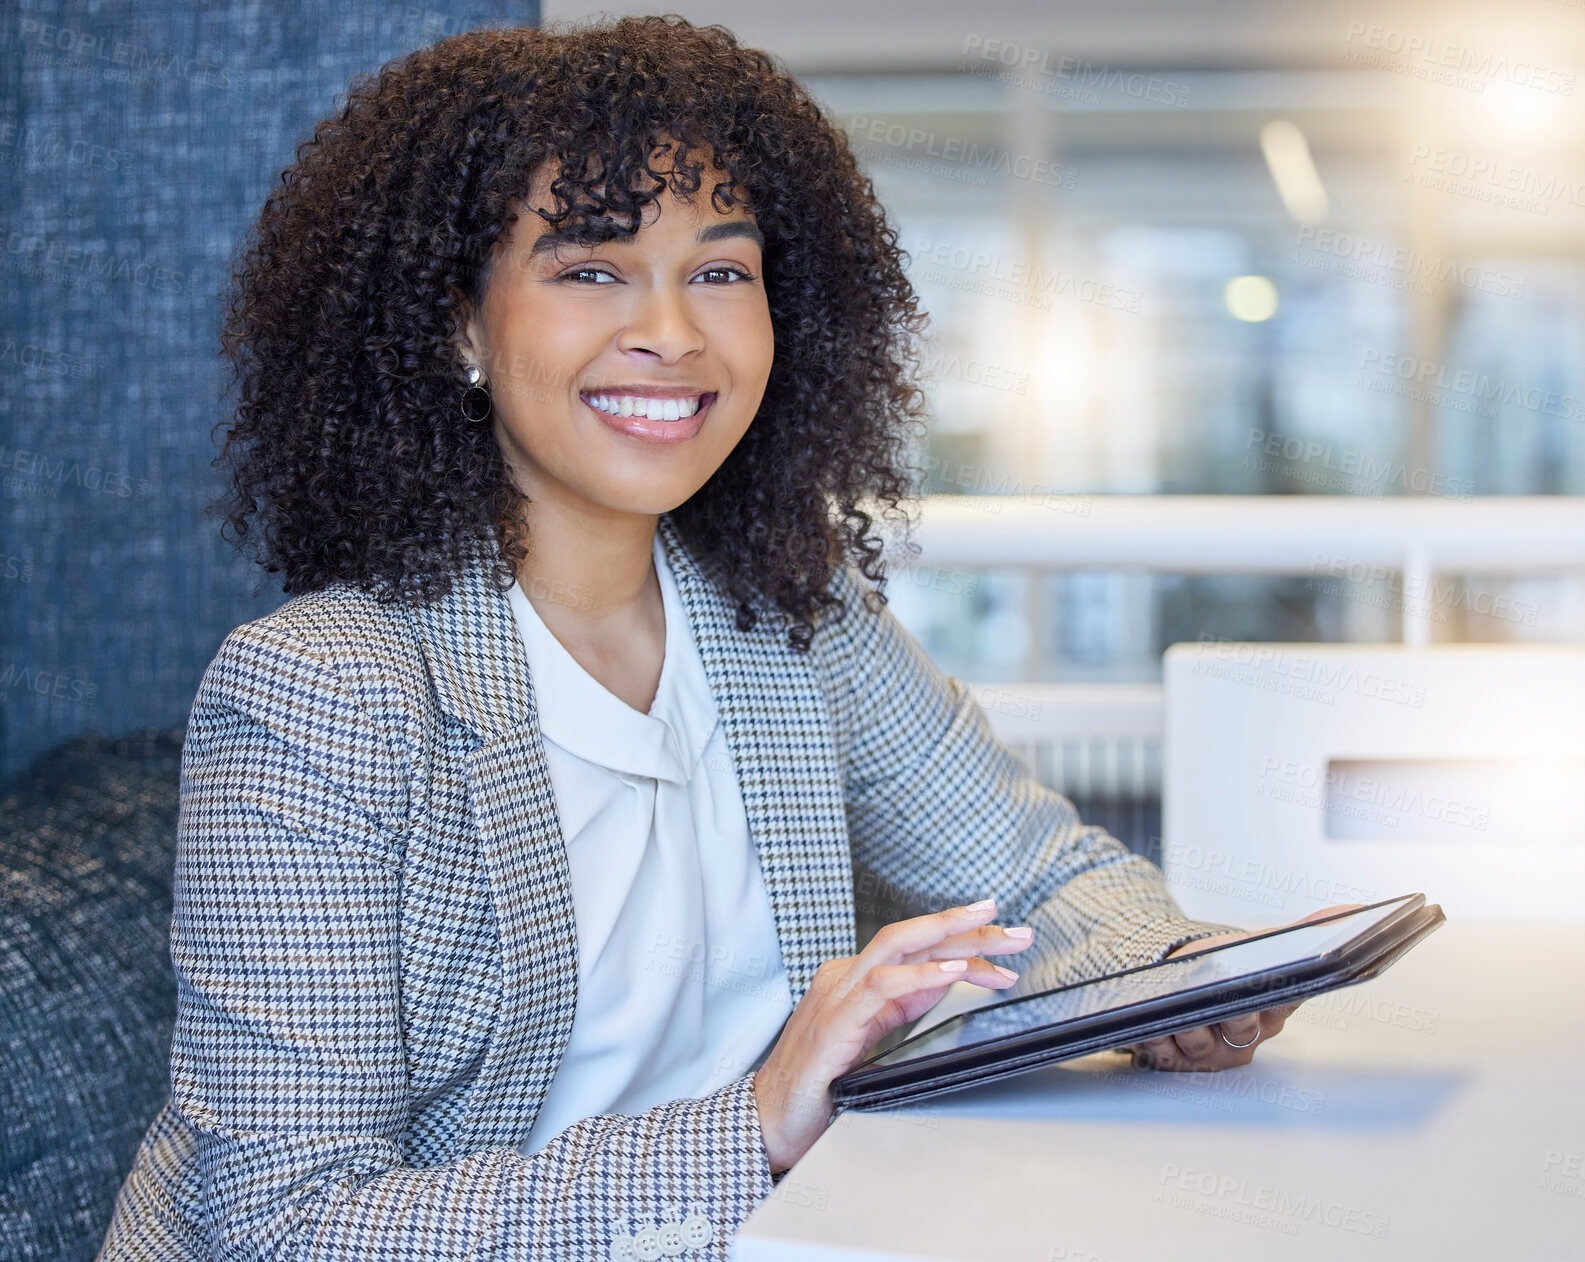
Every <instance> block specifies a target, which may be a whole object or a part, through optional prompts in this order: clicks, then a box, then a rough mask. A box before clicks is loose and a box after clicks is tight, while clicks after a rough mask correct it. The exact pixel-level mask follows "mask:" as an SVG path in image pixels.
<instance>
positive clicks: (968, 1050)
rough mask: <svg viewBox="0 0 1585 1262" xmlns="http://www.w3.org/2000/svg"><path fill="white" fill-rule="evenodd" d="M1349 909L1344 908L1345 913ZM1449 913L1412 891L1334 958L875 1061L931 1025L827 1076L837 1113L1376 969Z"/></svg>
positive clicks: (1063, 1056)
mask: <svg viewBox="0 0 1585 1262" xmlns="http://www.w3.org/2000/svg"><path fill="white" fill-rule="evenodd" d="M1394 901H1397V900H1395V899H1383V900H1382V902H1381V903H1377V904H1374V905H1375V906H1381V905H1383V904H1385V903H1387V902H1394ZM1355 910H1356V911H1358V910H1364V909H1355ZM1349 914H1351V913H1347V912H1344V913H1339V915H1340V916H1343V915H1349ZM1445 920H1446V917H1445V916H1444V915H1443V914H1442V909H1441V907H1439V906H1438V905H1437V904H1435V903H1427V902H1426V901H1425V895H1423V894H1414V895H1411V896H1406V897H1405V901H1404V906H1403V907H1402V908H1401V909H1400V910H1399V911H1398V912H1397V913H1395V914H1394V915H1392V916H1390V917H1388V918H1387V919H1385V920H1383V921H1381V922H1380V923H1378V924H1375V925H1373V926H1371V927H1369V928H1368V929H1365V930H1363V931H1362V932H1361V933H1360V934H1359V935H1358V936H1356V937H1354V938H1351V939H1349V940H1348V941H1347V942H1345V943H1343V944H1342V945H1341V946H1339V947H1336V948H1334V949H1333V952H1332V953H1329V954H1334V955H1335V959H1333V960H1331V961H1328V960H1327V959H1326V957H1324V956H1323V957H1320V958H1318V959H1312V960H1303V961H1299V962H1298V963H1297V964H1294V965H1290V966H1286V967H1283V968H1278V969H1272V970H1269V971H1267V972H1264V973H1259V974H1255V975H1252V976H1248V977H1235V978H1227V979H1225V980H1223V981H1220V982H1215V983H1212V984H1210V985H1207V986H1201V987H1196V988H1195V989H1194V990H1193V991H1191V992H1188V993H1186V994H1172V995H1164V996H1161V997H1159V998H1158V999H1155V1000H1149V1001H1145V1002H1143V1003H1139V1004H1134V1005H1130V1006H1129V1007H1127V1008H1125V1009H1121V1010H1114V1011H1111V1012H1101V1013H1095V1014H1091V1015H1089V1016H1084V1017H1076V1018H1073V1019H1071V1020H1068V1021H1062V1022H1059V1023H1057V1024H1055V1025H1049V1026H1044V1027H1041V1028H1038V1029H1035V1030H1029V1031H1024V1032H1021V1033H1019V1034H1016V1035H1010V1036H1007V1037H1004V1038H998V1039H993V1040H988V1041H984V1042H980V1043H974V1044H970V1045H969V1046H967V1047H960V1048H954V1049H951V1050H949V1051H945V1052H940V1053H937V1054H935V1055H932V1056H928V1057H921V1058H919V1059H918V1060H915V1061H908V1062H903V1063H900V1064H896V1065H879V1064H876V1063H875V1062H876V1061H877V1060H879V1059H880V1057H882V1056H887V1055H890V1054H891V1053H892V1052H895V1051H896V1050H897V1049H898V1048H901V1047H905V1046H906V1045H907V1044H908V1043H909V1042H911V1041H912V1037H923V1036H924V1035H926V1034H928V1033H929V1032H930V1031H929V1030H928V1029H927V1030H925V1031H922V1032H921V1034H920V1035H918V1036H911V1037H910V1038H909V1039H905V1040H903V1041H902V1042H901V1043H898V1044H897V1045H896V1046H895V1047H892V1048H889V1049H888V1050H887V1051H885V1052H882V1053H879V1054H878V1055H877V1056H875V1057H871V1059H870V1060H868V1061H865V1062H864V1063H863V1064H861V1065H859V1066H857V1067H856V1068H854V1069H852V1070H850V1071H849V1072H848V1073H847V1074H845V1075H844V1076H843V1077H841V1078H839V1079H837V1080H836V1081H835V1082H833V1083H832V1084H831V1095H832V1098H833V1100H834V1101H835V1103H836V1107H837V1111H838V1112H841V1111H843V1110H845V1109H849V1108H853V1109H863V1108H874V1107H877V1106H881V1105H887V1104H896V1103H902V1102H911V1101H914V1100H920V1099H925V1098H927V1097H929V1096H935V1095H941V1094H943V1093H945V1092H948V1091H957V1090H961V1089H962V1088H964V1087H971V1086H977V1085H978V1084H980V1083H982V1082H994V1081H996V1080H997V1079H1000V1078H1008V1077H1011V1076H1013V1075H1015V1074H1021V1073H1025V1072H1027V1071H1029V1070H1031V1069H1038V1068H1040V1067H1041V1066H1043V1065H1050V1064H1054V1063H1056V1062H1057V1061H1062V1060H1071V1059H1073V1058H1074V1057H1078V1056H1087V1055H1089V1054H1090V1053H1091V1052H1099V1051H1106V1050H1107V1049H1109V1048H1114V1047H1119V1046H1124V1045H1128V1044H1132V1043H1140V1042H1144V1041H1145V1040H1147V1039H1153V1038H1160V1037H1161V1036H1163V1035H1166V1034H1174V1033H1177V1032H1179V1031H1181V1030H1188V1029H1193V1028H1194V1027H1196V1026H1201V1025H1209V1024H1211V1023H1212V1022H1215V1021H1221V1020H1224V1019H1226V1018H1228V1017H1235V1016H1239V1015H1242V1014H1243V1013H1246V1012H1258V1011H1260V1010H1261V1009H1263V1008H1271V1007H1276V1006H1278V1005H1280V1004H1284V1003H1291V1002H1293V1001H1294V1000H1296V999H1308V998H1310V997H1311V996H1314V995H1319V994H1322V993H1324V992H1326V991H1329V990H1337V989H1339V988H1341V987H1343V986H1351V985H1354V984H1355V983H1356V982H1362V981H1366V980H1368V979H1369V978H1372V977H1375V976H1377V975H1378V974H1379V973H1381V972H1383V971H1384V970H1385V969H1386V968H1387V967H1388V966H1389V965H1391V964H1392V963H1393V961H1395V960H1396V959H1398V957H1399V956H1401V955H1402V954H1403V953H1404V952H1405V951H1407V950H1409V948H1410V947H1412V946H1414V945H1415V944H1416V943H1417V942H1420V941H1422V940H1423V939H1424V938H1425V937H1426V936H1427V935H1428V934H1430V933H1431V932H1432V931H1433V930H1434V929H1435V928H1436V927H1437V926H1438V925H1440V924H1442V923H1443V922H1444V921H1445ZM1310 923H1312V924H1313V923H1316V922H1313V921H1312V922H1310ZM1285 927H1287V926H1285ZM1228 945H1232V944H1228ZM1215 949H1216V948H1214V947H1213V948H1211V950H1215ZM1159 967H1161V965H1160V964H1159V963H1158V964H1144V965H1140V966H1139V967H1138V968H1132V969H1124V970H1122V971H1121V972H1118V973H1111V974H1107V975H1106V976H1109V977H1122V976H1125V975H1127V974H1132V973H1138V972H1142V971H1144V970H1146V969H1152V968H1159ZM1098 980H1101V979H1099V978H1085V979H1083V980H1082V981H1078V982H1073V983H1071V984H1070V986H1061V987H1056V988H1054V989H1053V990H1049V991H1042V992H1041V993H1040V994H1038V995H1029V996H1025V997H1022V998H1020V999H1015V1000H1007V1001H1005V1002H1007V1003H1010V1004H1018V1003H1027V1002H1029V1001H1030V1000H1034V999H1039V998H1041V997H1042V996H1043V995H1050V994H1054V993H1056V991H1058V990H1066V989H1070V988H1071V987H1073V986H1082V985H1087V984H1090V983H1093V982H1095V981H1098ZM987 1006H995V1005H987ZM932 1028H933V1027H932Z"/></svg>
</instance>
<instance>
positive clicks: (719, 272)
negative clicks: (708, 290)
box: [699, 267, 754, 285]
mask: <svg viewBox="0 0 1585 1262" xmlns="http://www.w3.org/2000/svg"><path fill="white" fill-rule="evenodd" d="M699 275H700V276H740V277H742V278H743V279H744V280H745V281H749V280H753V279H754V277H753V276H752V275H751V274H750V273H748V272H745V271H744V270H743V269H742V268H741V267H707V268H705V270H704V271H702V272H700V273H699ZM710 283H711V284H715V285H723V284H724V285H730V284H733V283H735V282H733V281H712V282H710Z"/></svg>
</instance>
